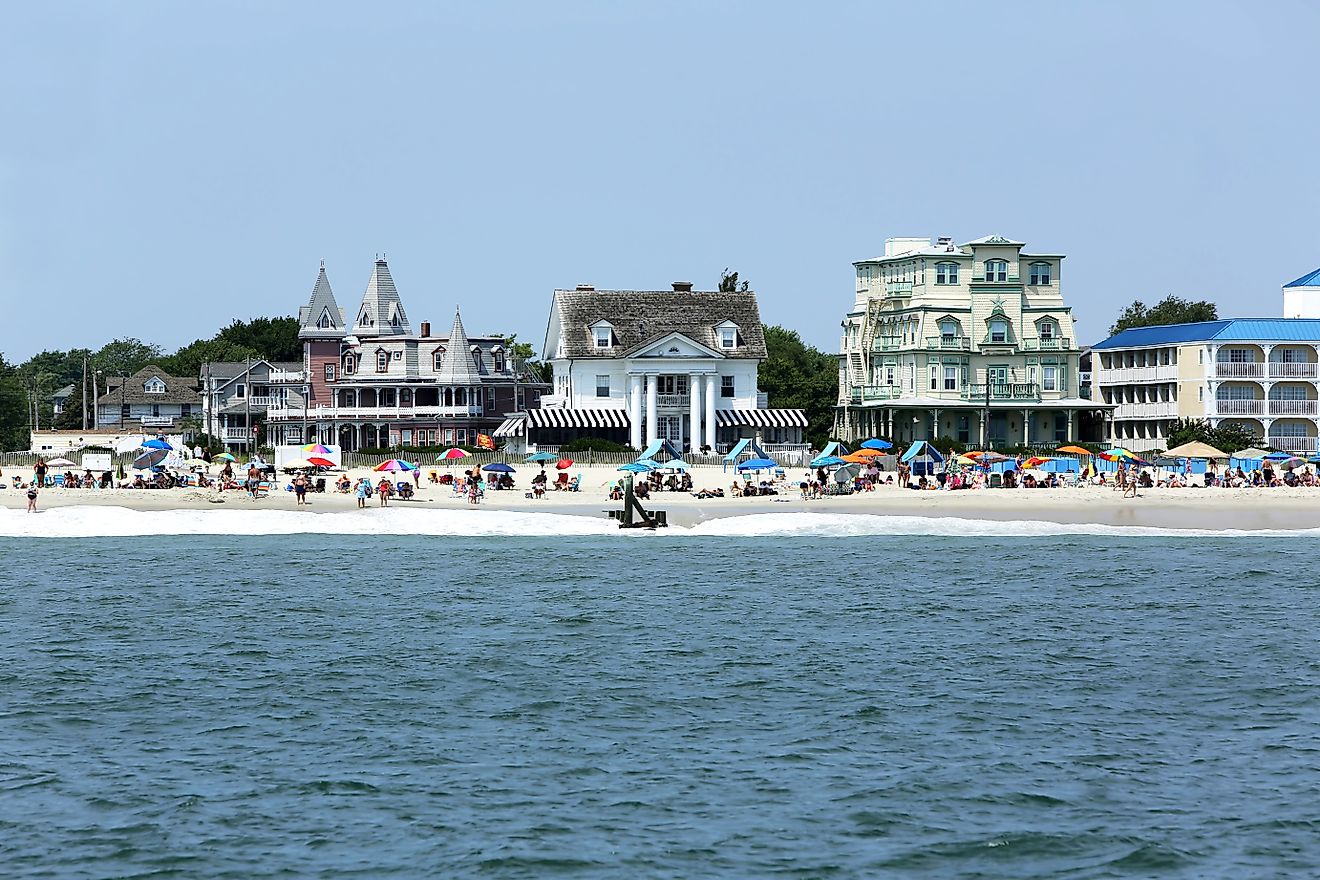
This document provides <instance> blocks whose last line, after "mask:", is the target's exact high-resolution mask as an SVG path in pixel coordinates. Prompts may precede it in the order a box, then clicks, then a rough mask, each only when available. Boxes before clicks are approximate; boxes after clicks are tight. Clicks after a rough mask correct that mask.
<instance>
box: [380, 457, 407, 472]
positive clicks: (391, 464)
mask: <svg viewBox="0 0 1320 880" xmlns="http://www.w3.org/2000/svg"><path fill="white" fill-rule="evenodd" d="M372 470H376V471H389V472H395V471H415V470H417V465H415V464H413V463H412V462H410V461H404V460H403V459H400V458H391V459H389V460H388V461H382V462H381V463H380V464H378V465H376V466H375V467H374V468H372Z"/></svg>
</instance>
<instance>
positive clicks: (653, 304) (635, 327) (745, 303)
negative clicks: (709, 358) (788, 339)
mask: <svg viewBox="0 0 1320 880" xmlns="http://www.w3.org/2000/svg"><path fill="white" fill-rule="evenodd" d="M555 302H556V304H557V306H558V310H559V321H560V334H561V339H562V341H563V343H564V355H565V357H570V358H602V357H603V358H617V357H622V356H623V355H624V354H625V353H626V352H629V351H632V350H634V349H636V348H638V347H640V346H642V345H644V344H645V343H648V342H652V341H654V340H657V339H661V338H663V337H665V336H668V335H669V334H670V333H681V334H683V335H684V336H686V337H688V338H689V339H691V340H692V341H694V342H699V343H701V344H702V345H705V346H707V347H709V348H713V349H715V350H717V351H720V350H721V349H720V342H719V337H718V334H717V333H716V332H715V328H716V327H717V326H718V325H720V324H722V323H724V322H725V321H732V322H733V323H734V324H737V325H738V333H739V337H740V342H741V344H740V345H739V346H738V347H737V348H736V349H734V350H733V351H727V350H726V351H724V352H723V353H724V355H725V356H726V357H729V358H758V359H760V358H764V357H765V336H764V335H763V334H762V332H761V311H760V309H759V308H757V305H756V294H755V293H753V292H752V291H740V292H736V293H722V292H718V291H707V290H696V291H676V290H556V291H555ZM600 321H608V322H609V323H610V325H611V326H612V327H613V328H614V341H615V345H614V346H613V347H611V348H596V343H595V339H594V337H593V335H592V330H591V327H592V325H593V324H596V323H598V322H600ZM552 356H553V353H552Z"/></svg>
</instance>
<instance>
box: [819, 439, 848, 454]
mask: <svg viewBox="0 0 1320 880" xmlns="http://www.w3.org/2000/svg"><path fill="white" fill-rule="evenodd" d="M848 451H849V450H848V447H847V446H844V445H843V444H842V443H840V442H839V441H838V440H831V441H830V442H829V443H826V444H825V448H824V449H822V450H821V451H820V454H819V455H817V456H816V458H829V457H830V456H831V455H834V456H838V457H839V458H842V457H843V456H845V455H847V454H848Z"/></svg>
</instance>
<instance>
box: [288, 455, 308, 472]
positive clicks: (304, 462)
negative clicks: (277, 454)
mask: <svg viewBox="0 0 1320 880" xmlns="http://www.w3.org/2000/svg"><path fill="white" fill-rule="evenodd" d="M310 467H316V465H314V464H312V463H311V461H309V460H308V459H306V458H291V459H289V460H288V461H286V462H285V463H284V469H285V470H286V471H298V470H306V469H307V468H310Z"/></svg>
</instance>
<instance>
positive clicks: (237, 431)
mask: <svg viewBox="0 0 1320 880" xmlns="http://www.w3.org/2000/svg"><path fill="white" fill-rule="evenodd" d="M221 435H222V436H223V437H224V439H226V440H229V441H233V442H239V443H241V442H244V441H246V440H249V439H251V437H252V429H251V428H225V429H224V430H223V431H222V432H221Z"/></svg>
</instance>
